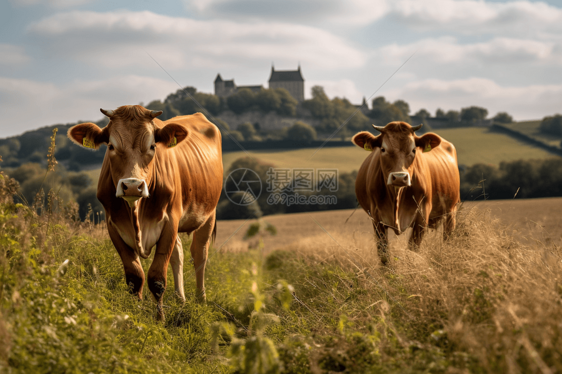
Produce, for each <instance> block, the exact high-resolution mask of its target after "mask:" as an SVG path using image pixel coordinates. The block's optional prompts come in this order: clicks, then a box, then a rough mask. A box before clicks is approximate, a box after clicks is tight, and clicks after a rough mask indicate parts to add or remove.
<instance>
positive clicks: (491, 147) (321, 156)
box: [86, 122, 559, 184]
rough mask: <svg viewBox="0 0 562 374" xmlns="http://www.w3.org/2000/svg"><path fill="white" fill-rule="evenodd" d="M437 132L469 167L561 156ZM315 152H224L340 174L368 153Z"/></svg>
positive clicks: (465, 131) (491, 135) (492, 137)
mask: <svg viewBox="0 0 562 374" xmlns="http://www.w3.org/2000/svg"><path fill="white" fill-rule="evenodd" d="M523 123H524V122H520V123H518V124H517V125H519V124H523ZM436 133H438V134H439V135H441V136H442V137H444V138H445V139H447V140H448V141H450V142H452V143H453V144H454V145H455V147H456V148H457V152H458V158H459V164H464V165H467V166H471V165H474V164H477V163H485V164H493V165H499V163H500V162H502V161H514V160H520V159H545V158H551V157H559V156H557V155H554V154H551V153H549V152H547V151H545V150H543V149H541V148H539V147H535V146H532V145H529V144H527V143H524V142H522V141H519V140H517V139H514V138H512V137H510V136H508V135H505V134H501V133H497V132H493V131H490V130H489V129H486V128H481V127H475V128H458V129H448V130H438V131H436ZM314 152H316V149H315V148H310V149H294V150H274V151H248V154H246V153H245V152H243V151H239V152H229V153H224V154H223V163H224V170H225V171H226V170H228V169H229V168H230V165H231V164H232V163H233V162H234V161H235V160H237V159H239V158H241V157H245V156H252V157H257V158H258V159H260V160H262V161H263V162H266V163H270V164H273V165H275V166H276V167H279V168H337V169H338V170H339V171H340V173H349V172H351V171H353V170H358V169H359V166H360V165H361V163H362V162H363V161H364V160H365V157H367V152H365V151H363V150H361V149H359V148H357V147H352V146H350V147H333V148H322V149H321V150H319V151H318V152H317V153H316V154H314ZM313 155H314V156H313ZM99 171H100V169H94V170H88V171H86V173H88V175H90V177H91V178H92V180H93V181H94V183H96V184H97V180H98V177H99Z"/></svg>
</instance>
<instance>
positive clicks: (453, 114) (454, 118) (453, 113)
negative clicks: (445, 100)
mask: <svg viewBox="0 0 562 374" xmlns="http://www.w3.org/2000/svg"><path fill="white" fill-rule="evenodd" d="M445 117H447V119H448V120H449V121H451V122H458V121H459V118H460V113H459V112H458V110H449V111H448V112H447V114H445Z"/></svg>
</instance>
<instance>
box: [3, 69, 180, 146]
mask: <svg viewBox="0 0 562 374" xmlns="http://www.w3.org/2000/svg"><path fill="white" fill-rule="evenodd" d="M177 89H178V87H177V86H176V85H175V83H173V82H172V83H170V82H169V81H163V80H160V79H155V78H150V77H142V76H135V75H130V76H121V77H112V78H108V79H105V80H96V81H81V80H76V81H74V82H72V83H70V84H67V85H61V86H59V85H55V84H54V83H50V82H37V81H32V80H27V79H13V78H5V77H0V112H2V119H1V120H0V121H1V122H0V133H1V134H2V136H3V137H5V136H11V135H16V134H20V133H22V132H24V131H27V130H30V129H34V128H38V127H42V126H47V125H52V124H55V123H66V122H76V121H78V120H89V121H91V120H97V119H99V118H101V117H102V114H101V113H100V111H99V108H108V109H114V108H117V107H118V106H121V105H129V104H138V103H139V102H141V101H142V102H144V103H145V104H148V102H149V101H151V100H153V99H157V98H161V99H163V98H164V97H166V96H167V95H168V94H169V93H171V92H173V91H175V90H177Z"/></svg>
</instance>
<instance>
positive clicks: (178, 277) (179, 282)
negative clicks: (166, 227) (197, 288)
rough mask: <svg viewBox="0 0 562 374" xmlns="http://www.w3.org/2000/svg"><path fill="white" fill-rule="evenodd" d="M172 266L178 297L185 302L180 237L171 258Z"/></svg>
mask: <svg viewBox="0 0 562 374" xmlns="http://www.w3.org/2000/svg"><path fill="white" fill-rule="evenodd" d="M170 265H172V272H173V273H174V288H175V290H176V295H178V297H179V298H180V299H181V300H182V301H184V302H185V293H184V290H183V246H182V244H181V239H180V236H179V235H178V236H177V239H176V245H175V246H174V250H173V252H172V257H170Z"/></svg>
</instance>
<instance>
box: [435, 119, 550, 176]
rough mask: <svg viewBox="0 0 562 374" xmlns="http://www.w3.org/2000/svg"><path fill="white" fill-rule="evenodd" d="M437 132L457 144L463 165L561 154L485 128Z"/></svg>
mask: <svg viewBox="0 0 562 374" xmlns="http://www.w3.org/2000/svg"><path fill="white" fill-rule="evenodd" d="M436 133H437V134H439V135H440V136H442V137H443V138H445V139H447V140H448V141H450V142H451V143H453V144H454V145H455V147H456V149H457V154H458V160H459V164H464V165H467V166H471V165H474V164H478V163H484V164H492V165H499V163H500V162H502V161H515V160H521V159H524V160H530V159H546V158H553V157H558V156H557V155H554V154H552V153H550V152H547V151H545V150H543V149H542V148H539V147H535V146H532V145H529V144H527V143H524V142H522V141H519V140H517V139H514V138H512V137H510V136H508V135H505V134H501V133H498V132H494V131H491V130H489V129H487V128H482V127H473V128H470V127H467V128H459V129H445V130H438V131H436Z"/></svg>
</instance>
